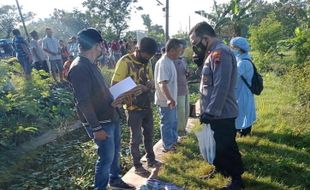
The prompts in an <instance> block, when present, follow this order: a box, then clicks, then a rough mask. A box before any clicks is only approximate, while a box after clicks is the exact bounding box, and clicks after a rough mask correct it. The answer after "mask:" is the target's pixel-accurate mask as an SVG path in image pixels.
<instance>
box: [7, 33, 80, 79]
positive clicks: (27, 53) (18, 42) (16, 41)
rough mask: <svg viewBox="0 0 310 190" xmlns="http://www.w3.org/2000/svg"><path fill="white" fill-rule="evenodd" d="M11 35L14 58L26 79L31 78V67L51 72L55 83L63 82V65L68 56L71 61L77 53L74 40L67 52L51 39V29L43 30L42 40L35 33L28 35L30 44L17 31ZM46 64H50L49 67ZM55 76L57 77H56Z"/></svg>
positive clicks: (58, 42) (55, 40) (56, 41)
mask: <svg viewBox="0 0 310 190" xmlns="http://www.w3.org/2000/svg"><path fill="white" fill-rule="evenodd" d="M12 33H13V35H14V38H13V48H14V49H15V52H16V57H17V59H18V60H19V62H20V64H21V66H22V68H23V71H24V74H25V77H26V79H30V78H31V71H32V65H33V66H34V68H35V69H36V70H43V71H45V72H47V73H49V71H51V73H52V76H53V79H54V80H55V81H63V80H64V74H63V65H64V63H65V62H66V61H68V60H69V57H70V56H71V57H72V59H73V58H74V57H76V56H77V52H78V47H77V43H76V41H75V42H74V41H73V40H74V39H72V43H70V48H69V51H68V50H67V48H66V47H65V48H64V47H62V45H61V43H60V42H61V40H60V41H58V40H57V39H56V38H55V37H53V31H52V29H51V28H46V29H45V34H46V35H45V37H44V38H43V39H42V40H40V38H39V35H38V32H37V31H35V30H33V31H31V32H30V35H31V37H32V39H31V41H30V43H28V42H27V41H26V40H25V39H24V38H23V37H22V36H21V33H20V31H19V30H18V29H14V30H13V31H12ZM74 38H75V37H74ZM64 55H66V56H64ZM48 62H49V63H50V67H49V65H48ZM57 74H58V75H59V77H57ZM58 78H59V80H58Z"/></svg>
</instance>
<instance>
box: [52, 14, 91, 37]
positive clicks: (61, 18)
mask: <svg viewBox="0 0 310 190" xmlns="http://www.w3.org/2000/svg"><path fill="white" fill-rule="evenodd" d="M52 19H54V20H55V21H58V22H60V23H59V24H60V25H61V26H62V27H61V33H63V34H64V35H68V36H72V35H76V34H77V33H78V32H79V31H80V30H82V29H84V28H88V27H90V23H89V21H88V20H89V19H88V17H87V15H86V14H85V13H82V12H80V11H79V10H77V9H74V10H73V11H72V12H66V11H64V10H60V9H54V13H53V17H52Z"/></svg>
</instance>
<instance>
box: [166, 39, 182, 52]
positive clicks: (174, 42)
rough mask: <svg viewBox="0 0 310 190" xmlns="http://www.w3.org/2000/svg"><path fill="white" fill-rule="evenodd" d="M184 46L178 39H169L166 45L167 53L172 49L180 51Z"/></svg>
mask: <svg viewBox="0 0 310 190" xmlns="http://www.w3.org/2000/svg"><path fill="white" fill-rule="evenodd" d="M181 46H182V42H181V41H180V40H178V39H176V38H172V39H169V40H168V41H167V43H166V47H165V49H166V52H169V51H170V50H171V49H178V48H180V47H181Z"/></svg>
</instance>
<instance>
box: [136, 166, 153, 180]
mask: <svg viewBox="0 0 310 190" xmlns="http://www.w3.org/2000/svg"><path fill="white" fill-rule="evenodd" d="M135 174H137V175H139V176H141V177H144V178H147V177H149V176H150V174H151V173H150V172H149V171H147V170H146V169H144V168H143V167H142V166H140V167H136V168H135Z"/></svg>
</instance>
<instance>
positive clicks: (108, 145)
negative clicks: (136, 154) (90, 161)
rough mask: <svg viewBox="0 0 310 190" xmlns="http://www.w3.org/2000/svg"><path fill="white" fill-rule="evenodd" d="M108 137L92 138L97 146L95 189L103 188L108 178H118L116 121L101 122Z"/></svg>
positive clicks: (118, 146)
mask: <svg viewBox="0 0 310 190" xmlns="http://www.w3.org/2000/svg"><path fill="white" fill-rule="evenodd" d="M102 126H103V130H104V131H105V132H106V133H107V134H108V136H109V137H108V138H107V139H106V140H103V141H98V140H94V141H95V143H96V144H97V146H98V151H97V153H98V156H99V158H98V160H97V162H96V166H95V190H105V189H106V188H107V185H108V182H109V180H118V179H119V178H120V176H119V173H120V170H121V168H120V140H121V138H120V125H119V123H118V122H111V123H106V124H102Z"/></svg>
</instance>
